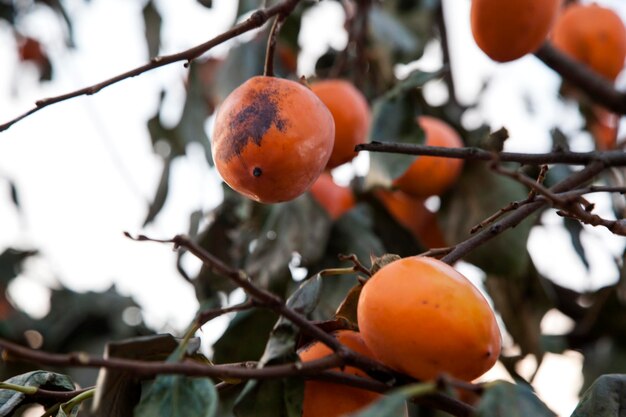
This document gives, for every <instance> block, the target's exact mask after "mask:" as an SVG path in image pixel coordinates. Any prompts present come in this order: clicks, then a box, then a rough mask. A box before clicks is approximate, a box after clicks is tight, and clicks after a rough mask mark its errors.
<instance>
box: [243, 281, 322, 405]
mask: <svg viewBox="0 0 626 417" xmlns="http://www.w3.org/2000/svg"><path fill="white" fill-rule="evenodd" d="M320 289H321V279H320V276H319V275H316V276H314V277H312V278H310V279H308V280H306V281H305V282H303V283H302V284H301V285H300V287H299V288H298V289H297V290H296V291H294V293H293V294H292V295H291V296H290V297H289V298H288V299H287V302H286V304H287V306H288V307H290V308H291V309H293V310H295V311H297V312H299V313H300V314H303V315H308V314H310V313H311V312H312V311H313V309H314V308H315V305H316V304H317V302H318V300H319V296H320ZM298 332H299V327H298V326H296V325H295V324H294V323H292V322H291V321H289V320H288V319H286V318H285V317H283V316H281V317H280V318H279V319H278V321H277V322H276V325H275V326H274V329H273V330H272V333H271V334H270V339H269V341H268V342H267V345H266V346H265V351H264V352H263V356H261V359H260V360H259V365H258V366H259V367H264V366H267V365H272V364H279V363H287V362H293V361H295V360H296V358H297V355H296V353H295V352H296V341H297V340H296V338H297V336H298ZM303 395H304V381H303V380H302V378H284V379H276V380H262V381H257V380H251V381H248V383H247V384H246V386H245V388H244V390H243V391H242V393H241V395H240V396H239V398H238V399H237V401H236V403H235V415H236V416H237V417H253V416H254V417H265V416H267V417H272V416H276V415H279V416H285V417H300V416H301V415H302V408H301V407H302V400H303Z"/></svg>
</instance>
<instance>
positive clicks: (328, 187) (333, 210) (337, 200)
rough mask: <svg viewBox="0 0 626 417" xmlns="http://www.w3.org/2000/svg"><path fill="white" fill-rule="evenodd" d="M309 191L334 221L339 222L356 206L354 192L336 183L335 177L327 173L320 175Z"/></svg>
mask: <svg viewBox="0 0 626 417" xmlns="http://www.w3.org/2000/svg"><path fill="white" fill-rule="evenodd" d="M309 191H310V192H311V195H312V196H313V198H314V199H315V201H317V203H318V204H319V205H320V206H322V207H323V208H324V210H326V212H327V213H328V215H329V216H330V218H331V219H333V220H337V219H338V218H339V217H341V216H342V215H343V214H344V213H346V212H347V211H349V210H350V209H351V208H352V207H354V205H355V204H356V201H355V199H354V193H353V192H352V190H351V189H350V188H349V187H343V186H341V185H339V184H337V183H335V181H334V180H333V176H332V175H331V174H330V173H329V172H327V171H325V172H322V173H321V174H320V176H319V177H318V178H317V180H315V182H314V183H313V186H312V187H311V189H310V190H309Z"/></svg>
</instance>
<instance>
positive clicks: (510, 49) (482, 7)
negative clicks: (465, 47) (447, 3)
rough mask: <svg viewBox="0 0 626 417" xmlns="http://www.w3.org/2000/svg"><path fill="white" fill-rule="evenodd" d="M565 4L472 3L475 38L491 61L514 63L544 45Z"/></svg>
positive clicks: (541, 0) (556, 0)
mask: <svg viewBox="0 0 626 417" xmlns="http://www.w3.org/2000/svg"><path fill="white" fill-rule="evenodd" d="M561 2H562V0H472V6H471V11H470V18H471V27H472V34H473V35H474V40H475V41H476V44H477V45H478V47H479V48H480V49H482V51H483V52H484V53H485V54H487V56H488V57H490V58H491V59H493V60H494V61H498V62H507V61H513V60H515V59H518V58H521V57H522V56H524V55H526V54H528V53H531V52H534V51H535V50H537V49H538V48H539V47H540V46H541V44H542V43H543V42H544V40H545V39H546V37H547V36H548V33H549V32H550V28H551V27H552V25H553V24H554V21H555V18H556V16H557V13H558V11H559V8H560V7H561Z"/></svg>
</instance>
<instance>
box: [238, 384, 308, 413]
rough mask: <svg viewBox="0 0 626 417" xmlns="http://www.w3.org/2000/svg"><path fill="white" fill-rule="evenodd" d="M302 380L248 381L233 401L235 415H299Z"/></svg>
mask: <svg viewBox="0 0 626 417" xmlns="http://www.w3.org/2000/svg"><path fill="white" fill-rule="evenodd" d="M303 400H304V380H303V379H302V378H296V377H294V378H284V379H275V380H263V381H248V383H247V384H246V386H245V388H244V390H243V391H242V393H241V395H240V396H239V398H237V401H236V403H235V407H234V412H235V416H237V417H277V416H280V417H301V416H302V402H303Z"/></svg>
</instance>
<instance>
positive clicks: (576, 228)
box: [563, 217, 589, 271]
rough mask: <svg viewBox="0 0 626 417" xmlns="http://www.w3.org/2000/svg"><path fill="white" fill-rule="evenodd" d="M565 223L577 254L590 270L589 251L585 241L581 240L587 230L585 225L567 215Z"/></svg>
mask: <svg viewBox="0 0 626 417" xmlns="http://www.w3.org/2000/svg"><path fill="white" fill-rule="evenodd" d="M563 225H564V226H565V230H567V233H569V237H570V240H571V242H572V246H573V247H574V250H575V251H576V254H577V255H578V257H579V258H580V261H581V262H582V263H583V265H585V268H587V271H589V260H588V259H587V252H586V251H585V247H584V246H583V242H582V240H581V236H582V233H583V230H585V229H584V227H583V225H582V224H581V223H580V222H579V221H578V220H574V219H572V218H570V217H565V218H564V219H563Z"/></svg>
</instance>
